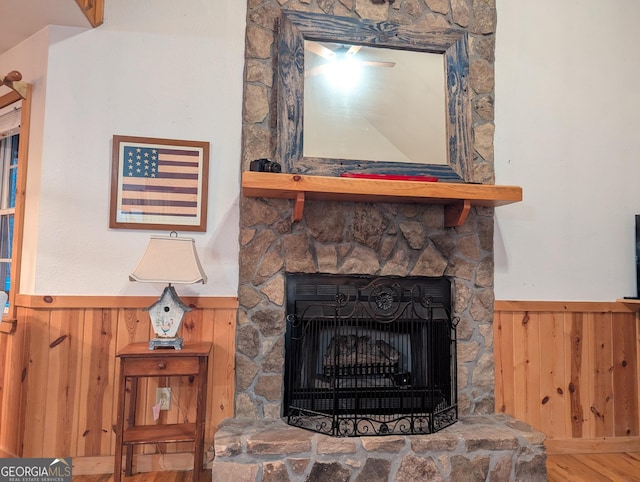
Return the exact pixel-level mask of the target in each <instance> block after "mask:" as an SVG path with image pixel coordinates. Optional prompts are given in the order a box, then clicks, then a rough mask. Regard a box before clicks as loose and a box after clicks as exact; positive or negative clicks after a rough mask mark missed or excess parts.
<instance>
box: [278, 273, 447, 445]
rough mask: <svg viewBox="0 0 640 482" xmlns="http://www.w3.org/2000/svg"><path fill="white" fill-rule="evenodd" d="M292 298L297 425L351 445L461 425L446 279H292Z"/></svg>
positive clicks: (290, 415)
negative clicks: (354, 439) (366, 438)
mask: <svg viewBox="0 0 640 482" xmlns="http://www.w3.org/2000/svg"><path fill="white" fill-rule="evenodd" d="M286 292H287V318H286V320H287V323H286V335H285V389H284V403H283V412H284V413H283V415H284V417H285V418H286V419H287V421H288V423H289V424H291V425H294V426H297V427H303V428H307V429H310V430H314V431H317V432H320V433H325V434H329V435H333V436H340V437H346V436H363V435H387V434H389V435H391V434H425V433H433V432H436V431H438V430H440V429H442V428H444V427H446V426H448V425H451V424H452V423H454V422H455V421H456V420H457V418H458V409H457V391H456V387H457V384H456V336H455V325H456V323H455V320H454V319H453V317H452V304H451V300H452V284H451V281H450V280H449V279H448V278H445V277H440V278H426V277H405V278H396V277H368V276H341V275H324V274H287V278H286Z"/></svg>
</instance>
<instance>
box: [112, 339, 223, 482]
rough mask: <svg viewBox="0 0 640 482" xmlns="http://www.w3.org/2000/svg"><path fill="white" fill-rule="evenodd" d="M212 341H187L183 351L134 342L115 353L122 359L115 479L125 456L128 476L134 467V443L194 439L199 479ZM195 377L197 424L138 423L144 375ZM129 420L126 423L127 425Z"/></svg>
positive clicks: (195, 473) (195, 481) (117, 481)
mask: <svg viewBox="0 0 640 482" xmlns="http://www.w3.org/2000/svg"><path fill="white" fill-rule="evenodd" d="M210 351H211V343H209V342H197V343H186V344H185V345H184V347H183V348H182V350H174V349H170V348H169V349H157V350H149V344H148V343H147V342H141V343H132V344H130V345H127V346H126V347H124V348H123V349H122V350H121V351H120V352H119V353H118V354H117V355H116V356H117V357H118V358H120V378H119V380H118V385H119V387H120V388H119V396H118V418H117V421H116V455H115V457H116V460H115V467H114V473H113V477H114V481H115V482H120V480H121V478H122V457H123V450H124V449H125V448H126V454H124V455H125V470H124V472H125V475H127V476H130V475H131V473H132V467H133V446H134V445H136V444H148V443H157V442H167V443H169V442H194V456H193V479H192V480H193V482H198V481H199V480H200V473H201V472H202V464H203V458H204V418H205V412H206V410H205V408H206V400H207V366H208V361H209V353H210ZM175 376H194V377H195V382H196V384H195V386H196V390H197V391H196V420H195V423H192V422H189V423H177V424H164V425H136V423H135V422H136V420H135V419H136V402H137V396H138V380H139V379H140V378H143V377H145V378H146V377H175ZM127 380H131V389H130V395H129V404H128V405H129V410H128V413H127V414H126V416H125V407H126V405H127V404H126V403H125V402H126V401H125V398H126V396H127V391H126V382H127ZM125 419H126V424H125Z"/></svg>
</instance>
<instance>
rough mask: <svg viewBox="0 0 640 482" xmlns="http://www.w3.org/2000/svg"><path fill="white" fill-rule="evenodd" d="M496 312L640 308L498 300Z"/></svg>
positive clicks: (618, 304) (627, 310) (624, 310)
mask: <svg viewBox="0 0 640 482" xmlns="http://www.w3.org/2000/svg"><path fill="white" fill-rule="evenodd" d="M493 308H494V310H495V311H529V312H531V311H539V312H549V311H564V312H586V313H608V312H611V313H632V312H634V311H638V309H640V306H636V307H634V306H633V305H629V304H625V303H621V302H618V301H511V300H496V301H495V302H494V304H493Z"/></svg>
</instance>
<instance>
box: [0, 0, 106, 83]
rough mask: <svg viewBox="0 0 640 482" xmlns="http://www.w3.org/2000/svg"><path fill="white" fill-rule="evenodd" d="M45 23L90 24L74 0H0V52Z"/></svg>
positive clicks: (41, 27) (88, 26) (79, 25)
mask: <svg viewBox="0 0 640 482" xmlns="http://www.w3.org/2000/svg"><path fill="white" fill-rule="evenodd" d="M101 16H102V14H101V12H100V17H101ZM47 25H61V26H68V27H85V28H91V27H92V25H91V23H90V22H89V20H88V19H87V16H85V14H84V13H83V11H82V8H81V7H80V6H79V2H76V0H56V1H53V0H27V1H25V0H1V1H0V55H1V54H3V53H4V52H6V51H7V50H9V49H10V48H12V47H14V46H16V45H18V44H19V43H20V42H22V41H23V40H26V39H27V38H29V37H30V36H32V35H33V34H34V33H36V32H38V31H39V30H41V29H43V28H44V27H46V26H47ZM0 67H1V66H0ZM10 67H11V66H7V68H10ZM5 73H6V72H0V74H5Z"/></svg>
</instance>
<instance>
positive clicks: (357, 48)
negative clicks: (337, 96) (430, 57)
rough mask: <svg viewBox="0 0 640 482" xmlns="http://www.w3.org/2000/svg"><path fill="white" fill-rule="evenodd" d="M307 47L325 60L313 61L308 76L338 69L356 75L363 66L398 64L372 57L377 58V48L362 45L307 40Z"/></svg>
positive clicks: (306, 72)
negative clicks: (321, 61)
mask: <svg viewBox="0 0 640 482" xmlns="http://www.w3.org/2000/svg"><path fill="white" fill-rule="evenodd" d="M305 49H306V50H307V51H308V52H311V53H312V54H314V55H316V56H317V57H319V58H321V59H323V60H324V61H323V63H320V64H317V62H313V63H314V66H313V67H311V68H310V69H305V75H306V76H308V77H311V76H315V75H319V74H327V73H329V74H330V75H333V74H334V72H335V71H336V70H337V69H340V70H341V71H343V73H342V75H345V74H344V72H347V73H348V74H347V75H349V74H351V75H355V74H356V71H357V70H359V69H360V68H361V67H393V66H395V65H396V63H395V62H388V61H382V60H372V59H370V57H374V58H375V50H376V49H375V48H371V47H362V46H361V45H345V44H338V43H331V42H316V41H313V40H305ZM363 54H365V55H363Z"/></svg>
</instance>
